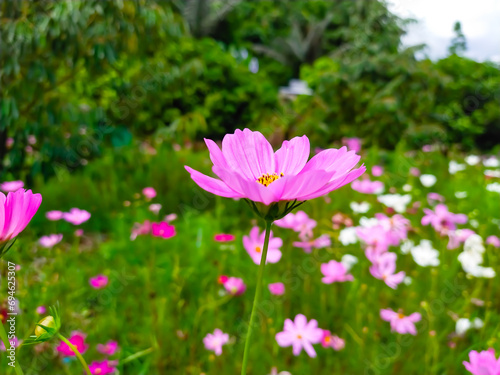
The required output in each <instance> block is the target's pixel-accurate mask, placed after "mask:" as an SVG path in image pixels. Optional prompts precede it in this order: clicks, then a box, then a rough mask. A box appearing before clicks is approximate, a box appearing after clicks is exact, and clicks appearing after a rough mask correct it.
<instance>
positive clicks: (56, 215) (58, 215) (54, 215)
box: [45, 210, 63, 221]
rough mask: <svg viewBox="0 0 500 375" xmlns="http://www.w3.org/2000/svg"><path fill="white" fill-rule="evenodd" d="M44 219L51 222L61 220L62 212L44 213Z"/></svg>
mask: <svg viewBox="0 0 500 375" xmlns="http://www.w3.org/2000/svg"><path fill="white" fill-rule="evenodd" d="M45 217H46V218H47V219H49V220H51V221H57V220H61V219H62V217H63V212H62V211H57V210H53V211H47V212H46V213H45Z"/></svg>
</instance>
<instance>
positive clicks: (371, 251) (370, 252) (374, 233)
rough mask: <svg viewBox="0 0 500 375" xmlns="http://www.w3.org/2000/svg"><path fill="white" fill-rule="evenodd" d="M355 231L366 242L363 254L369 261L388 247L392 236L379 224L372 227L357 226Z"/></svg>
mask: <svg viewBox="0 0 500 375" xmlns="http://www.w3.org/2000/svg"><path fill="white" fill-rule="evenodd" d="M355 232H356V235H357V236H358V237H359V239H360V240H361V241H363V242H364V243H365V244H366V249H365V254H366V257H367V258H368V259H369V260H370V261H371V262H373V261H375V259H377V258H378V257H379V256H380V255H381V254H383V253H385V252H387V250H388V249H389V245H390V244H391V238H392V237H391V236H390V235H388V232H387V231H386V230H385V229H384V227H383V226H382V225H381V224H378V225H375V226H372V227H357V228H356V229H355Z"/></svg>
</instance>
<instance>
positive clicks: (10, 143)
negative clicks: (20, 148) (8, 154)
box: [5, 137, 14, 148]
mask: <svg viewBox="0 0 500 375" xmlns="http://www.w3.org/2000/svg"><path fill="white" fill-rule="evenodd" d="M13 145H14V138H12V137H9V138H7V139H6V140H5V146H7V148H11V147H12V146H13Z"/></svg>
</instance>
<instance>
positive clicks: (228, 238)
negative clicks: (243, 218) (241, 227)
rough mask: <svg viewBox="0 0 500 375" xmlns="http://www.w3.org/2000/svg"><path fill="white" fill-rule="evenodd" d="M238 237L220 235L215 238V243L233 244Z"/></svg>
mask: <svg viewBox="0 0 500 375" xmlns="http://www.w3.org/2000/svg"><path fill="white" fill-rule="evenodd" d="M235 238H236V237H235V236H234V235H232V234H226V233H219V234H216V235H215V236H214V241H217V242H231V241H234V239H235Z"/></svg>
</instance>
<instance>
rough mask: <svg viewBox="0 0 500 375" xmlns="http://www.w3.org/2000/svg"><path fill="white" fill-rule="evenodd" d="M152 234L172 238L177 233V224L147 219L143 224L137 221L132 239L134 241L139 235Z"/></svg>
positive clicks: (133, 228) (131, 235)
mask: <svg viewBox="0 0 500 375" xmlns="http://www.w3.org/2000/svg"><path fill="white" fill-rule="evenodd" d="M147 234H151V235H152V236H154V237H162V238H172V237H174V236H175V235H176V231H175V226H173V225H171V224H170V223H169V222H167V221H161V222H158V223H157V222H150V221H149V220H145V221H144V222H143V223H142V224H140V223H135V224H134V226H133V227H132V233H131V234H130V239H131V240H132V241H133V240H135V239H136V238H137V236H143V235H147Z"/></svg>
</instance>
